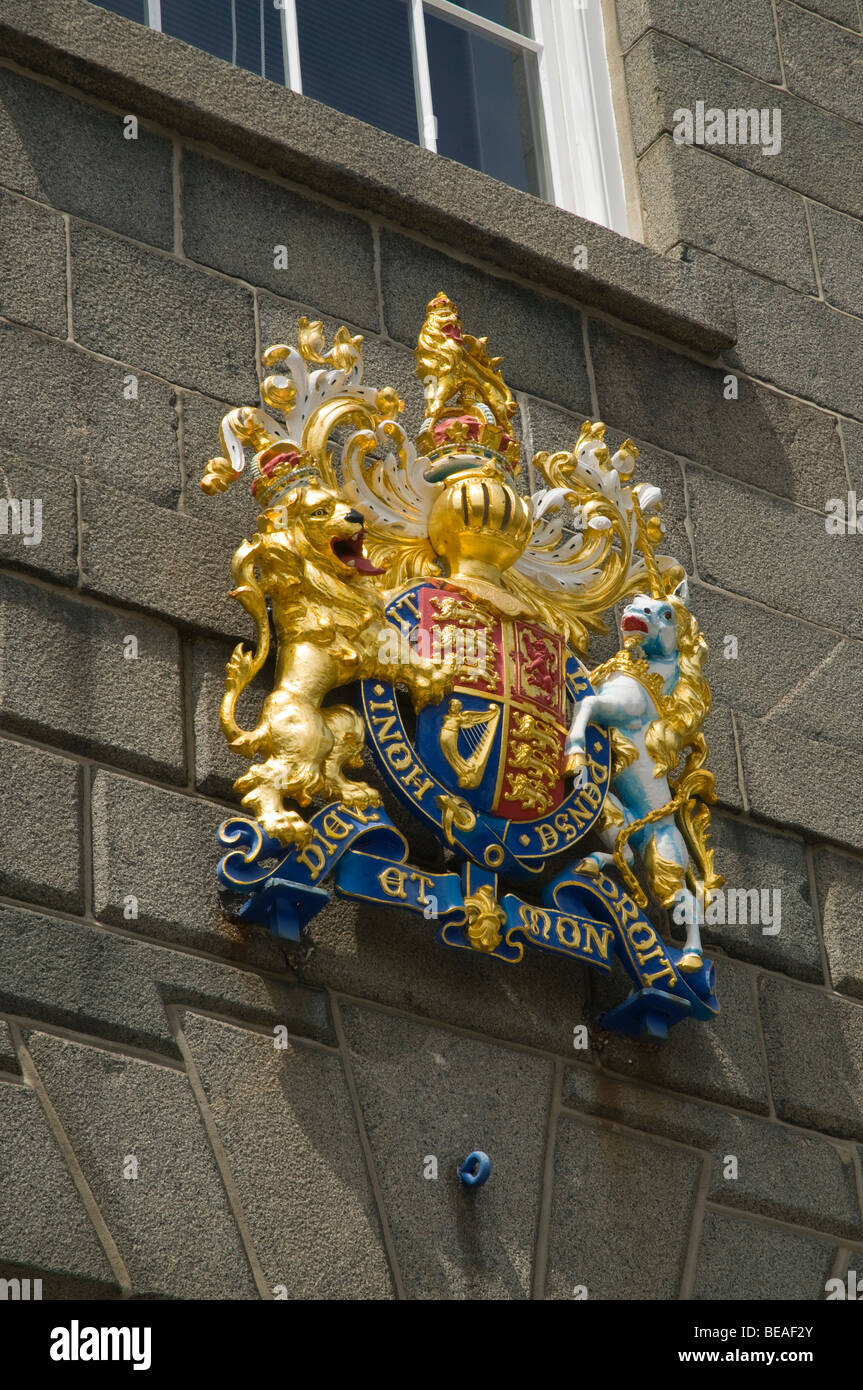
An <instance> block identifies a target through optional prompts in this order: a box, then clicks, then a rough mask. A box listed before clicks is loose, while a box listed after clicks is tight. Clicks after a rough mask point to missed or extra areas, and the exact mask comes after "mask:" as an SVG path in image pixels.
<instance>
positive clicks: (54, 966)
mask: <svg viewBox="0 0 863 1390" xmlns="http://www.w3.org/2000/svg"><path fill="white" fill-rule="evenodd" d="M0 964H2V972H0V982H2V983H0V1009H5V1010H6V1011H7V1012H8V1013H16V1014H23V1015H24V1016H25V1017H27V1018H30V1019H33V1020H38V1021H40V1022H45V1023H54V1024H59V1025H60V1026H61V1027H64V1028H71V1029H73V1030H75V1031H77V1032H79V1033H80V1032H88V1033H93V1034H96V1035H99V1036H102V1037H105V1038H108V1039H112V1040H114V1041H116V1042H120V1043H131V1044H132V1045H133V1046H135V1047H143V1048H149V1049H150V1050H151V1051H153V1052H158V1053H162V1054H164V1055H166V1056H169V1057H176V1056H177V1047H176V1044H175V1042H174V1037H173V1034H172V1032H171V1029H170V1027H169V1025H168V1020H167V1017H166V1014H165V1006H166V1005H167V1004H182V1005H192V1006H194V1007H197V1008H201V1009H205V1010H210V1011H212V1012H215V1013H218V1014H221V1015H223V1016H224V1015H228V1016H234V1017H236V1018H237V1019H238V1020H239V1019H241V1020H247V1021H249V1022H251V1023H257V1024H263V1025H265V1026H266V1027H267V1028H268V1029H270V1030H271V1029H272V1028H273V1027H274V1026H275V1025H277V1024H278V1025H285V1026H286V1027H287V1028H288V1031H289V1034H290V1033H295V1032H296V1033H302V1034H312V1035H315V1034H321V1035H323V1036H324V1037H329V1036H330V1032H329V1024H328V1021H327V1017H326V1013H325V1012H324V1013H322V1012H321V1008H322V1005H321V1000H320V996H316V995H313V994H312V993H311V992H310V991H309V990H298V989H297V988H296V987H295V986H293V985H292V983H291V980H290V977H289V976H286V975H284V976H282V977H278V976H276V975H274V974H272V973H269V974H258V973H257V972H255V971H254V970H252V969H251V968H250V967H248V966H244V967H243V968H237V967H236V966H233V965H230V964H227V963H225V962H221V961H216V960H210V959H207V958H206V957H205V956H203V955H196V954H193V953H190V952H188V951H182V950H174V951H171V950H167V949H166V948H165V947H164V946H158V945H153V944H151V943H150V942H148V941H136V940H135V939H134V937H133V936H132V934H131V933H127V934H121V933H119V932H117V931H112V930H108V929H106V928H99V927H94V926H90V925H89V924H87V923H84V922H72V921H69V920H64V919H61V918H57V917H49V916H45V915H43V914H40V913H35V912H24V911H22V910H20V909H18V908H2V909H0ZM269 1036H270V1042H271V1045H272V1037H273V1034H272V1032H270V1035H269Z"/></svg>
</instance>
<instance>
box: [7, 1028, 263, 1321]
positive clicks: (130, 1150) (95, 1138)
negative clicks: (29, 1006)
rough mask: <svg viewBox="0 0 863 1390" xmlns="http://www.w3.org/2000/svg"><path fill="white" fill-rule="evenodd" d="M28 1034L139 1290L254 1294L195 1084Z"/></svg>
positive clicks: (153, 1294) (171, 1294)
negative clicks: (196, 1097) (195, 1095)
mask: <svg viewBox="0 0 863 1390" xmlns="http://www.w3.org/2000/svg"><path fill="white" fill-rule="evenodd" d="M24 1037H25V1042H26V1044H27V1047H28V1049H29V1051H30V1054H31V1056H32V1058H33V1061H34V1063H35V1066H36V1070H37V1071H38V1072H39V1075H40V1077H41V1078H42V1082H43V1084H44V1086H45V1090H46V1091H47V1093H48V1095H49V1097H50V1099H51V1102H52V1104H53V1105H54V1107H55V1109H56V1111H57V1113H58V1115H59V1116H60V1120H61V1123H62V1125H63V1128H64V1129H65V1131H66V1134H67V1135H68V1137H69V1140H70V1142H71V1144H72V1147H73V1149H74V1150H75V1156H76V1158H77V1159H78V1162H79V1163H80V1165H81V1168H82V1170H83V1172H84V1176H85V1178H86V1179H87V1182H88V1183H89V1185H90V1188H91V1190H92V1192H93V1195H94V1197H95V1198H96V1201H97V1202H98V1204H99V1210H100V1211H101V1213H102V1216H103V1218H104V1220H105V1223H106V1225H107V1226H108V1229H109V1230H110V1232H111V1235H112V1236H113V1237H114V1240H115V1241H116V1242H117V1248H118V1250H119V1252H120V1255H121V1258H122V1259H123V1262H124V1264H125V1266H126V1268H127V1269H128V1271H129V1276H130V1279H131V1282H132V1292H133V1294H135V1295H137V1296H138V1297H142V1296H144V1297H149V1298H183V1299H216V1298H218V1299H225V1298H229V1299H243V1298H246V1299H248V1298H255V1297H256V1289H255V1281H254V1278H253V1276H252V1272H251V1269H250V1268H249V1264H248V1260H247V1258H246V1255H245V1252H244V1250H243V1245H242V1241H241V1240H240V1233H239V1231H238V1229H237V1225H236V1220H235V1217H234V1214H233V1212H232V1211H231V1208H230V1206H229V1203H228V1199H227V1196H226V1194H225V1188H224V1185H223V1183H222V1178H221V1175H220V1173H219V1169H218V1166H217V1164H216V1160H215V1157H214V1156H213V1151H212V1149H211V1147H210V1145H209V1142H208V1139H207V1134H206V1130H205V1129H204V1125H203V1122H202V1120H201V1115H200V1111H199V1110H198V1107H197V1105H196V1103H195V1097H194V1095H193V1093H192V1088H191V1086H190V1085H189V1082H188V1079H187V1078H186V1077H185V1076H183V1075H182V1074H181V1073H179V1072H177V1071H174V1070H173V1069H171V1068H169V1067H164V1066H158V1065H154V1064H153V1063H152V1062H145V1061H142V1060H139V1059H138V1058H135V1057H120V1056H117V1054H116V1053H113V1052H106V1051H102V1050H101V1049H100V1048H96V1047H86V1046H84V1045H83V1044H81V1043H77V1042H70V1041H69V1040H67V1039H66V1038H58V1037H54V1036H52V1035H50V1034H48V1033H42V1032H37V1031H30V1030H27V1031H26V1032H25V1035H24ZM133 1164H134V1166H133Z"/></svg>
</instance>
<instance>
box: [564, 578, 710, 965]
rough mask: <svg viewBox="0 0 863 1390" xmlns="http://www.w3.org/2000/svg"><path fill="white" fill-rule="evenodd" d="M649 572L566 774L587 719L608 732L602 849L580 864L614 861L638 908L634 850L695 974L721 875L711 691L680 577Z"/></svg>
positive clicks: (598, 683)
mask: <svg viewBox="0 0 863 1390" xmlns="http://www.w3.org/2000/svg"><path fill="white" fill-rule="evenodd" d="M649 569H651V570H653V566H649ZM650 577H651V587H652V588H653V589H654V594H653V595H652V596H650V595H647V594H639V595H637V597H636V598H634V599H633V601H632V603H630V605H629V606H628V607H627V608H626V609H625V610H624V614H623V618H622V621H621V624H620V626H621V631H622V633H623V639H624V645H623V647H622V648H621V650H620V651H619V652H618V653H617V654H616V656H613V657H612V658H611V660H610V661H606V662H604V663H603V665H602V666H599V667H597V668H596V670H594V671H592V672H591V673H590V680H591V684H592V685H593V687H594V690H595V692H596V693H595V694H594V695H588V696H587V697H586V698H585V699H584V700H582V701H581V703H580V705H579V706H578V710H577V713H576V716H575V719H574V720H573V723H572V727H571V729H570V731H569V734H568V737H567V740H566V746H565V753H566V771H567V772H568V773H569V772H571V773H574V774H575V775H576V779H577V781H584V780H585V779H586V778H587V776H588V772H589V769H590V764H591V758H590V754H589V751H588V747H587V741H588V739H589V736H590V735H589V730H590V725H591V724H594V725H597V726H598V727H599V728H601V729H607V730H608V732H609V736H610V739H611V750H612V769H611V790H610V791H609V793H608V796H607V798H606V802H605V806H604V807H603V809H602V812H601V814H600V819H599V821H598V822H597V826H598V829H599V832H600V838H601V839H602V842H603V843H604V844H605V845H607V846H608V850H609V852H608V853H603V852H598V853H594V854H590V855H588V856H587V857H586V858H585V859H584V860H582V862H581V863H580V864H579V866H578V867H579V869H580V870H581V871H582V872H585V873H597V872H598V871H599V869H600V868H601V867H604V866H606V865H609V864H612V863H613V864H615V865H616V867H617V868H618V870H619V871H620V873H621V874H622V876H623V879H624V881H625V883H626V886H627V888H628V890H629V892H630V894H631V895H632V897H633V898H634V899H635V901H636V902H637V903H638V904H639V906H640V907H646V906H647V898H646V895H645V894H644V892H643V890H642V888H641V886H640V884H639V883H638V880H637V879H636V877H635V874H634V873H633V865H634V864H635V854H634V852H633V847H634V848H635V849H636V850H637V851H638V854H639V856H640V858H641V861H642V863H643V865H644V869H645V872H646V875H647V880H648V882H649V884H650V887H651V890H652V891H653V893H654V894H655V896H656V897H657V899H658V900H659V901H660V902H661V903H662V904H663V906H664V907H671V906H672V904H675V905H677V904H682V906H683V913H682V914H681V915H682V916H683V920H684V921H685V922H686V924H687V931H686V944H685V947H684V952H683V955H682V956H681V957H680V960H679V961H678V968H679V969H680V970H682V971H685V972H694V971H697V970H699V969H700V968H701V966H702V963H703V962H702V947H701V933H700V923H701V922H702V921H703V920H704V911H705V907H706V905H707V900H709V895H710V893H711V891H712V890H714V889H716V888H719V887H721V885H722V883H723V881H724V880H723V879H722V878H720V877H719V876H718V875H716V874H715V873H714V871H713V851H712V849H708V848H707V838H708V834H709V829H710V811H709V809H708V803H710V802H713V801H715V799H716V796H715V792H714V785H713V774H712V773H711V772H708V771H707V769H706V768H705V767H704V761H705V759H706V757H707V744H706V743H705V740H704V735H703V734H702V733H701V732H700V730H701V725H702V724H703V722H704V719H705V718H706V716H707V713H708V710H709V709H710V687H709V685H708V684H707V681H706V680H705V679H704V677H703V676H702V674H701V669H702V667H703V665H704V662H705V660H706V658H707V643H706V642H705V640H704V638H703V637H702V635H701V632H700V630H699V628H698V624H697V622H696V621H695V618H694V617H693V616H692V614H691V613H690V612H689V608H688V602H689V594H688V588H687V584H686V580H685V579H684V580H683V581H682V583H680V584H678V586H677V588H676V589H674V590H673V591H672V592H671V593H670V594H665V593H664V591H663V586H662V583H661V579H660V577H659V575H658V573H657V572H656V571H655V570H653V573H651V576H650ZM684 753H685V754H686V759H685V762H684V764H683V767H682V769H681V770H680V771H677V768H678V763H679V760H680V757H681V755H683V754H684ZM630 842H631V843H630ZM696 871H697V872H696Z"/></svg>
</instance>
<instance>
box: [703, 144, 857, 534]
mask: <svg viewBox="0 0 863 1390" xmlns="http://www.w3.org/2000/svg"><path fill="white" fill-rule="evenodd" d="M860 143H861V147H863V131H861V132H860ZM858 216H863V209H861V211H860V213H859V214H858ZM694 254H695V255H700V254H702V253H700V252H695V253H694ZM728 284H729V287H730V288H731V291H732V293H733V295H734V303H735V305H736V308H737V324H738V332H737V342H736V344H735V346H734V347H733V348H729V350H728V352H727V354H726V357H727V360H728V362H729V363H731V364H732V366H737V367H740V368H742V369H743V371H745V372H748V373H750V374H751V375H752V376H757V377H760V378H761V380H762V381H768V382H772V383H773V385H774V386H778V387H779V389H780V390H781V391H788V392H790V393H791V394H792V395H794V396H802V397H803V398H804V400H807V401H814V402H815V404H816V405H820V406H823V407H824V409H825V410H837V411H839V413H840V414H842V415H853V416H856V417H858V418H859V417H860V416H861V415H863V407H861V404H860V401H861V398H863V365H861V363H863V319H859V318H854V317H852V316H851V315H849V314H844V313H840V312H839V311H838V310H836V309H834V308H833V307H832V306H831V305H830V304H826V303H825V302H824V301H823V300H821V299H811V298H809V296H808V295H801V294H795V292H794V291H793V290H789V289H787V288H786V287H785V286H784V285H777V284H775V283H774V282H773V281H772V280H765V279H762V277H761V276H759V275H750V274H748V273H747V272H745V271H741V270H738V269H737V268H736V267H729V271H728ZM825 481H826V480H825ZM835 496H836V493H835V492H833V491H826V492H822V498H821V503H820V505H821V506H823V505H824V501H823V499H824V498H825V497H835Z"/></svg>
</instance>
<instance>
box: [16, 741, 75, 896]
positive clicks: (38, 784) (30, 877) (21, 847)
mask: <svg viewBox="0 0 863 1390" xmlns="http://www.w3.org/2000/svg"><path fill="white" fill-rule="evenodd" d="M80 772H81V770H80V768H79V766H78V764H77V763H76V762H74V761H73V760H72V759H71V758H55V757H53V756H52V755H51V754H50V753H43V752H42V750H41V749H40V748H31V747H30V746H29V745H28V744H25V743H12V742H11V741H10V740H8V739H0V784H2V786H3V801H2V809H0V817H2V824H3V833H2V842H3V853H2V856H0V892H2V893H4V894H6V895H7V896H9V897H11V898H28V899H30V901H31V902H37V903H44V904H45V905H46V906H48V907H59V908H65V909H66V911H68V912H80V911H81V909H82V907H83V904H84V898H83V883H82V878H81V850H80V825H79V820H80V815H81V782H80Z"/></svg>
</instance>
